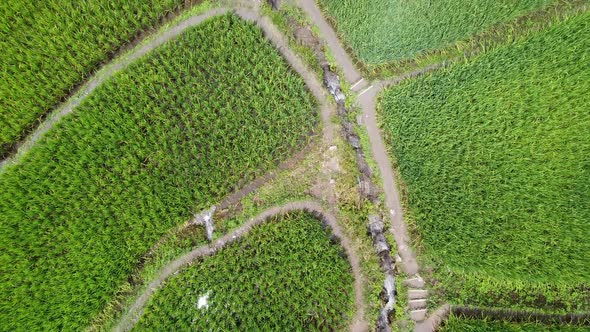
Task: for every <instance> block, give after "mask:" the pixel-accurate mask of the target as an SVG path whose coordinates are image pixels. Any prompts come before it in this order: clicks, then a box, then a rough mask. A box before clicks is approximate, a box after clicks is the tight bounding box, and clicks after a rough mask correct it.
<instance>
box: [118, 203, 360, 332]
mask: <svg viewBox="0 0 590 332" xmlns="http://www.w3.org/2000/svg"><path fill="white" fill-rule="evenodd" d="M295 211H306V212H309V213H312V214H314V215H315V216H316V217H318V218H319V219H321V220H322V222H323V223H324V224H325V225H326V226H328V227H329V228H330V229H331V231H332V234H333V235H334V236H335V237H336V238H338V239H339V240H340V244H341V246H342V247H343V248H344V250H345V252H346V256H347V258H348V261H349V262H350V265H351V267H352V274H353V276H354V296H355V305H356V307H357V308H362V307H364V302H363V301H364V300H363V284H362V274H361V268H360V259H359V257H358V256H357V255H356V253H355V252H354V250H353V249H352V248H353V246H352V243H351V241H350V239H348V238H347V237H345V236H344V233H343V232H342V229H341V228H340V225H339V224H338V221H337V220H336V218H335V217H334V216H333V215H332V214H330V213H329V212H327V211H326V210H324V208H323V207H322V205H321V204H320V203H318V202H315V201H299V202H291V203H287V204H285V205H282V206H276V207H272V208H270V209H268V210H266V211H264V212H262V213H261V214H259V215H258V216H256V217H255V218H253V219H250V220H249V221H248V222H246V223H245V224H244V225H242V226H241V227H240V228H238V229H236V230H234V231H233V232H230V233H228V234H225V235H224V236H222V237H221V238H219V239H217V240H216V241H214V242H213V243H212V244H209V245H205V246H202V247H199V248H197V249H195V250H193V251H191V252H189V253H187V254H185V255H183V256H181V257H180V258H178V259H176V260H175V261H173V262H171V263H170V264H168V265H166V266H165V267H164V268H163V269H162V270H161V271H160V273H159V274H158V276H157V277H156V278H155V279H154V280H153V281H152V282H150V284H149V285H148V286H147V287H146V288H145V290H144V291H143V293H141V295H140V296H139V297H138V298H137V299H136V300H135V302H134V303H133V305H132V306H131V308H130V309H129V311H127V312H126V313H125V315H124V316H123V317H122V318H121V320H120V321H119V324H118V325H117V326H116V327H115V331H117V332H119V331H130V330H131V329H132V328H133V326H135V324H137V322H138V321H139V319H140V318H141V316H142V315H143V309H144V308H145V306H146V305H147V303H148V301H149V299H150V298H151V297H152V295H153V294H154V293H155V292H156V291H157V290H158V289H159V288H160V287H161V286H162V283H163V282H164V281H165V280H166V279H168V278H169V277H170V276H171V275H173V274H174V273H176V272H177V271H179V270H180V269H182V268H183V267H185V266H187V265H188V264H190V263H191V262H194V261H195V260H197V259H199V258H201V257H205V256H211V255H213V254H215V253H216V252H217V251H219V250H220V249H221V248H223V247H225V246H226V245H228V244H230V243H232V242H234V241H236V240H238V239H240V238H241V237H243V236H245V235H246V234H248V232H249V231H250V230H251V229H252V228H253V227H255V226H257V225H259V224H261V223H263V222H265V221H267V220H269V219H271V218H273V217H275V216H281V215H284V214H286V213H289V212H295ZM363 315H364V312H363V311H362V310H357V311H356V314H355V318H354V320H353V326H351V330H352V331H354V332H360V331H365V330H366V329H365V327H366V324H364V323H363V322H362V321H363Z"/></svg>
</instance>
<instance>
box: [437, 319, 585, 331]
mask: <svg viewBox="0 0 590 332" xmlns="http://www.w3.org/2000/svg"><path fill="white" fill-rule="evenodd" d="M588 331H590V327H588V326H573V325H543V324H537V323H510V322H498V321H485V320H473V319H461V318H458V317H456V316H453V315H451V316H450V317H449V319H448V320H447V321H446V322H445V324H444V326H443V327H442V328H441V329H440V332H588Z"/></svg>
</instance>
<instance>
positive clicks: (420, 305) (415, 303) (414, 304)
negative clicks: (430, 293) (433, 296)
mask: <svg viewBox="0 0 590 332" xmlns="http://www.w3.org/2000/svg"><path fill="white" fill-rule="evenodd" d="M408 306H409V307H410V309H411V310H416V309H424V308H426V300H410V301H408Z"/></svg>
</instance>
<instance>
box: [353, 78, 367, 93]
mask: <svg viewBox="0 0 590 332" xmlns="http://www.w3.org/2000/svg"><path fill="white" fill-rule="evenodd" d="M367 84H369V82H367V80H366V79H364V78H362V77H361V78H360V79H359V80H358V81H356V82H355V83H353V84H352V85H351V86H350V90H352V91H354V92H359V91H361V90H362V89H364V88H365V87H366V86H367Z"/></svg>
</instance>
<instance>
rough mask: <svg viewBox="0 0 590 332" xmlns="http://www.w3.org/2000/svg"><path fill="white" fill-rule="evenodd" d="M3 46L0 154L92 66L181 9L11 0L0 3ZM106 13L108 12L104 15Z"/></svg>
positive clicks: (178, 4)
mask: <svg viewBox="0 0 590 332" xmlns="http://www.w3.org/2000/svg"><path fill="white" fill-rule="evenodd" d="M0 7H1V8H0V12H2V13H3V14H2V15H1V17H2V22H0V26H3V27H4V29H3V30H4V32H5V34H4V35H3V38H2V41H0V45H2V47H1V48H2V49H3V50H4V55H3V59H4V60H5V61H3V62H2V66H1V67H2V72H4V73H5V74H6V77H5V79H4V80H3V82H2V84H1V85H0V95H1V96H3V97H2V105H3V106H2V110H1V111H0V122H1V125H0V127H1V128H2V130H1V131H0V157H2V158H4V157H5V156H6V155H7V154H8V153H9V152H10V151H11V150H12V149H13V147H14V144H15V143H17V142H18V141H19V140H20V139H22V138H23V137H24V136H25V135H26V134H27V132H30V130H31V129H32V128H33V127H34V126H35V125H36V123H38V122H39V121H40V119H42V118H43V117H44V116H45V115H46V114H47V113H48V112H49V111H50V110H51V108H53V107H54V106H55V105H57V104H58V103H60V102H61V101H62V100H63V99H64V98H65V97H66V96H67V95H68V94H70V93H71V92H72V91H73V90H75V88H76V87H77V86H78V85H79V84H81V83H82V82H83V81H84V80H85V79H86V77H87V76H88V75H90V74H91V73H92V72H93V71H94V70H95V69H96V68H97V67H98V66H100V65H101V64H102V63H104V62H105V61H108V60H109V59H110V58H112V57H113V56H114V55H115V54H116V53H117V52H120V50H121V49H124V48H126V47H129V46H128V45H132V44H133V42H134V38H136V37H137V36H138V35H139V34H140V32H141V31H144V30H146V29H151V28H153V27H154V26H156V25H159V24H161V22H163V21H166V20H167V19H168V18H169V17H170V16H171V15H173V13H174V12H176V11H178V10H179V9H181V8H184V7H186V4H185V3H184V2H183V1H181V0H165V1H156V2H154V3H146V2H142V1H128V2H126V3H124V4H123V3H119V4H109V5H108V6H107V5H105V4H104V3H101V2H100V1H89V2H85V3H83V4H79V5H76V6H74V5H72V4H71V3H69V2H67V1H61V0H53V1H46V2H43V3H40V4H33V3H30V2H28V1H11V2H10V3H5V5H3V6H0ZM106 13H108V15H105V14H106Z"/></svg>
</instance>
